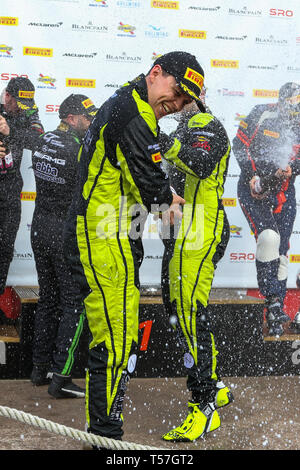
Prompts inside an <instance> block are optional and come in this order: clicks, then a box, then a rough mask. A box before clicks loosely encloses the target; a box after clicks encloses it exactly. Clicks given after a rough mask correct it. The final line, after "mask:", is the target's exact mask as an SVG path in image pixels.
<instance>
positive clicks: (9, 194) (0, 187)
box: [0, 105, 44, 295]
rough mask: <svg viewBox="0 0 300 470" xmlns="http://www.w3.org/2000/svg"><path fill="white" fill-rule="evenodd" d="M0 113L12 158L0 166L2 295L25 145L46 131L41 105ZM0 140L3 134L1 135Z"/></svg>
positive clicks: (16, 220) (14, 229) (17, 210)
mask: <svg viewBox="0 0 300 470" xmlns="http://www.w3.org/2000/svg"><path fill="white" fill-rule="evenodd" d="M0 114H1V115H2V116H3V117H4V118H5V119H6V121H7V124H8V125H9V129H10V133H9V138H8V139H7V138H6V141H8V147H9V150H10V152H11V155H12V161H11V162H10V163H9V164H8V165H5V163H4V162H3V161H2V162H1V167H0V239H1V246H2V250H1V257H0V295H1V294H3V292H4V289H5V286H6V280H7V274H8V270H9V266H10V263H11V261H12V259H13V254H14V244H15V241H16V236H17V232H18V229H19V225H20V219H21V191H22V187H23V178H22V175H21V172H20V166H21V161H22V155H23V150H24V149H29V150H32V149H33V147H34V145H35V143H36V140H37V139H38V137H39V136H40V135H41V134H42V133H43V132H44V129H43V126H42V123H41V121H40V119H39V114H38V109H37V108H35V109H31V110H27V111H25V110H23V111H21V112H19V113H18V114H14V115H12V114H8V113H6V112H5V109H4V106H3V105H0ZM0 140H1V137H0Z"/></svg>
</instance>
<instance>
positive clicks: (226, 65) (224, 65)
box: [210, 59, 239, 69]
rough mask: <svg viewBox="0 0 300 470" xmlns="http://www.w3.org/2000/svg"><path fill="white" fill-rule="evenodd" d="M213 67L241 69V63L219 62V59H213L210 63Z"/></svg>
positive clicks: (233, 61)
mask: <svg viewBox="0 0 300 470" xmlns="http://www.w3.org/2000/svg"><path fill="white" fill-rule="evenodd" d="M210 65H211V67H217V68H221V67H222V68H225V69H238V68H239V61H238V60H218V59H211V61H210Z"/></svg>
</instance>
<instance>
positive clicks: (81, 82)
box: [66, 78, 96, 88]
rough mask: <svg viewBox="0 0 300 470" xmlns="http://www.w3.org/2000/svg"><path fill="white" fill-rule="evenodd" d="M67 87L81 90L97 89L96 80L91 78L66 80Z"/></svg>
mask: <svg viewBox="0 0 300 470" xmlns="http://www.w3.org/2000/svg"><path fill="white" fill-rule="evenodd" d="M66 86H69V87H79V88H96V80H92V79H89V78H66Z"/></svg>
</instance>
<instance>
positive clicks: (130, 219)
mask: <svg viewBox="0 0 300 470" xmlns="http://www.w3.org/2000/svg"><path fill="white" fill-rule="evenodd" d="M147 100H148V94H147V84H146V79H145V76H144V75H143V74H142V75H140V76H139V77H138V78H137V79H136V80H134V81H133V82H130V83H129V84H126V85H125V86H123V87H121V88H120V89H119V90H117V91H116V93H115V94H114V95H113V96H112V97H111V98H110V99H108V100H107V101H106V102H105V103H104V104H103V105H102V107H101V108H100V109H99V111H98V113H97V115H96V117H95V119H94V121H93V122H92V124H91V125H90V127H89V130H88V132H87V134H86V136H85V139H84V143H83V146H82V147H81V150H80V153H79V158H80V162H79V175H78V184H77V188H76V191H75V196H74V199H73V202H72V205H71V210H70V213H69V216H68V220H67V224H66V239H65V248H66V257H67V258H68V259H69V262H70V265H71V266H72V270H73V273H74V277H75V278H76V279H77V280H78V283H79V284H80V285H81V289H82V295H83V297H84V304H85V309H86V315H87V319H88V322H89V328H90V330H91V333H92V341H91V343H90V350H89V363H88V371H87V377H86V397H87V406H86V411H87V423H88V427H89V430H90V431H91V432H93V433H95V434H100V435H104V436H107V437H113V438H115V439H120V438H121V436H122V434H123V431H122V402H123V398H124V393H125V390H126V383H127V381H128V380H129V373H130V372H132V371H133V370H134V364H135V357H136V356H134V354H132V351H133V350H134V347H135V345H136V344H137V341H138V310H139V266H140V264H141V262H142V259H143V248H142V241H141V237H140V236H139V234H140V227H139V226H140V223H139V222H140V221H141V219H142V217H139V214H140V212H136V211H135V207H136V205H139V207H142V209H143V210H144V209H145V208H146V209H147V211H150V210H153V207H152V205H153V204H154V205H158V206H160V205H162V204H168V205H170V204H171V203H172V200H173V195H172V192H171V189H170V186H169V180H168V177H167V176H166V174H165V172H164V171H163V169H162V167H161V165H162V162H161V156H160V153H159V144H158V138H157V135H158V125H157V121H156V118H155V115H154V113H153V110H152V108H151V106H150V105H149V104H148V102H147Z"/></svg>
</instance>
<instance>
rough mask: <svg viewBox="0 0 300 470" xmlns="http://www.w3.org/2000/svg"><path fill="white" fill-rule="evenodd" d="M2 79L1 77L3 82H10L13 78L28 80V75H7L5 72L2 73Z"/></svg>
mask: <svg viewBox="0 0 300 470" xmlns="http://www.w3.org/2000/svg"><path fill="white" fill-rule="evenodd" d="M0 77H1V80H3V81H6V80H10V79H11V78H16V77H25V78H28V75H26V74H18V73H6V72H3V73H1V75H0Z"/></svg>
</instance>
